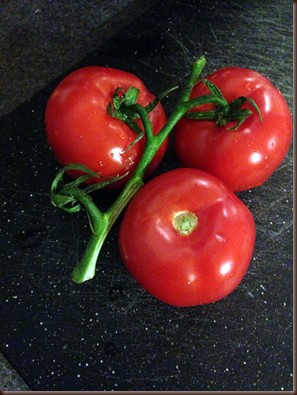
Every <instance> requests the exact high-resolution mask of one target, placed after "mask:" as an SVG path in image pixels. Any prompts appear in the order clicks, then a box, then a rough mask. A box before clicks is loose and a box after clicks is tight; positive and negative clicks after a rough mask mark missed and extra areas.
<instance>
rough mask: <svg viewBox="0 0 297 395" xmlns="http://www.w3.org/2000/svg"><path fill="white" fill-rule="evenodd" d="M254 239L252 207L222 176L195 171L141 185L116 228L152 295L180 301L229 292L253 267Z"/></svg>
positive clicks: (124, 252)
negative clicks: (221, 178) (250, 209)
mask: <svg viewBox="0 0 297 395" xmlns="http://www.w3.org/2000/svg"><path fill="white" fill-rule="evenodd" d="M254 244H255V223H254V219H253V216H252V214H251V212H250V211H249V209H248V208H247V206H246V205H245V204H244V203H243V202H242V201H241V200H239V198H238V197H237V196H236V195H235V194H234V193H233V192H232V191H231V190H230V189H229V188H228V187H227V186H226V185H225V184H224V183H223V182H222V181H221V180H219V179H218V178H217V177H215V176H213V175H210V174H208V173H206V172H204V171H201V170H197V169H190V168H179V169H175V170H172V171H169V172H167V173H163V174H161V175H160V176H158V177H156V178H154V179H152V180H150V181H149V182H148V183H147V184H146V185H144V186H143V187H142V188H141V189H140V191H139V192H138V193H137V194H136V195H135V196H134V197H133V198H132V200H131V202H130V203H129V205H128V208H127V210H126V212H125V214H124V217H123V219H122V222H121V225H120V231H119V249H120V254H121V257H122V260H123V262H124V264H125V266H126V268H127V269H128V271H129V272H130V273H131V275H132V276H133V277H134V278H135V279H136V281H137V282H138V283H139V284H140V285H141V286H142V287H143V288H144V289H145V290H146V291H147V292H149V293H150V294H151V295H153V296H154V297H156V298H157V299H159V300H161V301H163V302H165V303H168V304H171V305H175V306H193V305H199V304H206V303H212V302H215V301H218V300H220V299H222V298H224V297H225V296H227V295H228V294H230V293H231V292H232V291H233V290H234V289H235V288H236V287H237V286H238V285H239V284H240V282H241V280H242V278H243V277H244V275H245V273H246V271H247V269H248V266H249V263H250V261H251V258H252V254H253V249H254Z"/></svg>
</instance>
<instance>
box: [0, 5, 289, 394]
mask: <svg viewBox="0 0 297 395" xmlns="http://www.w3.org/2000/svg"><path fill="white" fill-rule="evenodd" d="M292 18H293V9H292V4H291V3H290V2H288V1H285V2H279V1H277V0H271V1H269V2H268V1H265V0H262V1H257V2H250V1H232V2H231V1H227V0H223V1H215V2H209V1H208V0H203V1H190V0H184V1H176V0H175V1H173V0H164V1H160V2H159V3H158V4H156V5H155V6H154V7H152V8H151V9H150V10H149V11H148V12H146V13H145V14H143V15H142V16H140V17H139V18H137V19H136V20H135V21H134V22H132V23H131V24H130V25H129V26H128V27H126V28H125V29H124V30H123V31H120V32H119V33H118V34H117V35H116V36H115V37H114V38H112V39H111V40H109V41H107V42H106V43H105V44H103V45H102V46H100V47H99V48H98V49H96V50H95V51H94V52H92V53H90V54H89V55H88V56H87V57H86V58H84V59H83V60H82V61H81V62H80V63H78V64H76V65H75V67H73V68H71V69H68V70H65V71H64V73H63V74H62V75H61V76H60V77H59V78H57V79H56V80H55V81H53V82H52V83H50V84H48V85H47V86H46V87H44V88H43V89H42V90H41V91H40V92H38V93H37V94H36V95H35V96H33V97H32V98H31V99H30V100H28V101H27V102H25V103H24V104H22V105H20V106H19V107H18V108H17V109H16V110H14V111H13V112H12V113H10V114H8V115H6V116H5V117H4V118H2V119H1V120H0V134H1V143H0V149H1V162H0V166H1V175H2V176H1V184H0V188H1V189H0V193H1V200H0V205H1V217H0V221H1V222H0V229H1V252H0V256H1V259H0V298H1V316H0V319H1V324H0V339H1V343H0V351H1V352H2V353H3V354H4V355H5V357H6V358H7V360H8V361H9V362H10V363H11V365H12V366H13V367H14V368H15V369H16V370H17V372H18V373H19V374H20V375H21V377H22V378H23V379H24V381H25V382H26V383H27V384H28V385H29V387H30V388H31V389H32V390H48V391H51V390H56V391H59V390H60V391H63V390H64V391H65V390H68V391H72V390H80V391H82V390H85V391H87V390H89V391H95V390H125V391H126V390H171V391H178V390H179V391H180V390H185V391H218V390H224V391H236V390H238V391H249V390H250V391H260V390H262V391H279V390H292V388H293V339H292V337H293V329H292V327H293V324H292V321H293V312H292V294H293V281H292V272H293V270H292V261H293V252H292V227H293V219H292V162H293V159H292V157H293V154H292V148H291V150H290V152H289V153H288V155H287V157H286V159H285V160H284V162H283V163H282V164H281V166H280V168H279V169H278V170H277V171H276V172H275V173H274V174H273V175H272V177H271V178H270V179H269V180H268V181H267V182H266V183H265V184H264V185H263V186H261V187H258V188H254V189H252V190H250V191H246V192H242V193H240V194H238V196H239V197H240V198H241V199H242V200H243V201H244V202H245V203H246V204H247V206H248V207H249V208H250V210H251V212H252V213H253V215H254V218H255V223H256V230H257V240H256V245H255V250H254V255H253V259H252V261H251V265H250V268H249V270H248V272H247V274H246V276H245V278H244V279H243V281H242V283H241V284H240V286H239V287H238V288H237V289H236V290H235V291H234V292H233V293H232V294H231V295H229V296H228V297H226V298H224V299H223V300H220V301H218V302H216V303H214V304H211V305H204V306H196V307H190V308H177V307H173V306H169V305H166V304H164V303H162V302H160V301H158V300H156V299H154V298H153V297H152V296H150V295H148V294H147V293H146V292H145V291H144V290H143V289H141V288H140V286H138V284H137V283H136V282H135V281H134V279H133V278H132V277H131V276H130V275H129V274H128V273H127V271H126V269H125V268H124V265H123V263H122V261H121V259H120V255H119V250H118V247H117V230H118V226H119V222H118V223H117V224H116V226H115V227H114V228H113V230H112V231H111V233H110V235H109V237H108V239H107V242H106V243H105V245H104V247H103V250H102V254H101V256H100V260H99V262H98V265H97V274H96V277H95V278H94V279H93V280H91V281H89V282H86V283H84V284H80V285H79V284H75V283H73V282H71V280H70V279H69V276H68V275H69V273H70V272H71V271H72V269H73V267H74V265H75V264H76V262H77V260H78V259H79V257H80V256H81V255H82V253H83V251H84V248H85V245H86V242H87V240H88V237H89V233H90V230H89V228H88V223H87V220H86V217H85V215H84V212H81V213H79V214H75V215H70V214H66V213H64V212H62V211H60V210H58V209H56V208H54V207H53V206H52V205H51V203H50V198H49V190H50V185H51V182H52V180H53V178H54V176H55V174H56V171H57V169H58V168H59V167H58V165H57V162H56V161H55V158H54V157H53V155H52V153H51V151H50V150H49V148H48V146H47V143H46V137H45V133H44V123H43V118H44V110H45V106H46V102H47V100H48V98H49V96H50V94H51V92H52V90H53V89H54V88H55V87H56V85H57V84H58V82H59V81H60V80H61V79H62V78H63V77H64V76H65V75H66V74H68V73H69V72H70V71H72V70H74V69H76V68H79V67H82V66H87V65H101V66H110V67H113V68H119V69H123V70H126V71H128V72H131V73H134V74H136V75H137V76H138V77H140V78H141V79H142V80H143V81H144V83H145V84H146V86H147V87H148V88H149V89H150V90H151V91H152V92H153V93H154V94H158V93H160V92H162V91H164V90H165V89H167V88H168V87H171V86H173V85H175V84H179V85H180V86H182V85H183V84H184V82H185V81H186V76H187V75H188V73H189V71H190V69H191V63H192V62H193V61H194V59H195V58H196V57H199V56H200V55H205V57H206V60H207V64H206V66H205V69H204V72H203V74H204V75H206V74H207V73H209V72H211V71H213V70H215V69H218V68H221V67H225V66H226V67H227V66H240V67H246V68H252V69H255V70H257V71H258V72H260V73H262V74H264V75H265V76H266V77H268V78H269V79H270V80H271V82H272V83H273V84H274V85H275V86H276V87H277V88H278V89H280V91H281V92H282V94H283V96H284V97H285V98H286V100H287V102H288V105H289V106H290V109H291V110H292V108H293V104H292V103H293V92H292V91H293V89H292V86H293V81H292V68H293V60H292V46H293V36H292V34H293V29H292V23H293V19H292ZM178 94H179V91H175V92H173V93H172V94H170V96H169V97H168V98H167V99H165V100H164V103H163V104H164V108H165V110H166V112H167V114H170V112H171V110H172V107H173V106H174V104H175V103H176V100H177V99H178ZM177 166H178V163H177V160H176V158H175V156H174V152H173V149H172V145H170V147H169V150H168V153H167V155H166V157H165V159H164V161H163V163H162V165H161V167H160V168H159V169H158V171H157V172H156V173H155V175H156V174H160V173H161V172H164V171H167V170H170V169H173V168H175V167H177ZM116 194H117V193H116V192H110V191H109V192H108V191H101V192H100V193H97V194H96V197H95V198H94V199H95V201H96V202H99V201H100V205H101V206H102V207H103V209H104V207H107V206H108V205H110V204H111V202H112V201H113V199H114V197H115V196H116Z"/></svg>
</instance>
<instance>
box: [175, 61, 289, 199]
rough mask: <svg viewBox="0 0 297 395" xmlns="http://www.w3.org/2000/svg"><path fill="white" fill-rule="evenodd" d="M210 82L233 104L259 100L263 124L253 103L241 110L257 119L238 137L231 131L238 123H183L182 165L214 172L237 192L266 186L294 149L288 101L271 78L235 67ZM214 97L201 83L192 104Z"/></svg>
mask: <svg viewBox="0 0 297 395" xmlns="http://www.w3.org/2000/svg"><path fill="white" fill-rule="evenodd" d="M206 79H208V80H210V81H211V82H213V83H214V84H215V85H216V86H217V87H218V88H219V89H220V91H221V92H222V94H223V96H224V97H225V98H226V100H227V101H228V103H230V102H231V101H233V100H234V99H236V98H238V97H240V96H245V97H249V98H251V99H253V100H254V101H255V102H256V104H257V105H258V107H259V109H260V113H261V115H262V119H263V122H261V120H260V118H259V115H258V114H257V113H256V110H255V109H254V108H253V107H252V106H251V104H250V103H248V102H246V103H244V104H243V105H242V107H241V108H248V109H250V110H251V111H253V113H254V114H253V115H250V116H249V117H248V118H247V119H246V120H245V121H244V122H243V123H242V124H241V125H240V126H239V127H238V129H237V130H233V131H228V130H227V128H230V127H233V126H235V125H236V123H237V121H232V122H229V123H227V125H226V126H217V125H216V124H215V122H214V121H207V120H193V119H186V118H182V119H181V120H180V121H179V122H178V124H177V126H176V130H175V139H174V140H175V141H174V146H175V151H176V154H177V157H178V159H179V161H180V163H181V165H182V166H186V167H194V168H197V169H201V170H204V171H206V172H209V173H211V174H213V175H215V176H217V177H219V178H220V179H221V180H223V181H224V182H225V183H226V184H227V185H228V186H229V187H230V188H231V189H232V190H233V191H235V192H238V191H243V190H246V189H250V188H253V187H255V186H258V185H261V184H262V183H264V182H265V181H266V180H267V179H268V178H269V177H270V176H271V174H272V173H273V172H274V171H275V170H276V169H277V168H278V166H279V165H280V163H281V162H282V161H283V159H284V158H285V156H286V154H287V152H288V149H289V147H290V143H291V139H292V117H291V113H290V110H289V107H288V105H287V103H286V101H285V99H284V97H283V96H282V95H281V93H280V91H279V90H278V89H276V88H275V87H274V86H273V85H272V84H271V83H270V82H269V81H268V79H267V78H265V77H264V76H263V75H261V74H259V73H257V72H255V71H253V70H247V69H243V68H238V67H230V68H225V69H221V70H218V71H215V72H214V73H213V74H211V75H210V76H208V77H206ZM208 93H210V92H209V90H208V88H207V87H206V86H205V84H204V83H203V82H199V83H198V84H196V85H195V86H194V89H193V91H192V93H191V97H190V98H191V99H193V98H195V97H198V96H201V95H205V94H208ZM210 109H212V110H213V109H214V106H213V105H212V104H207V105H201V106H199V107H196V108H195V110H196V111H197V110H199V111H207V110H210ZM191 111H193V110H191Z"/></svg>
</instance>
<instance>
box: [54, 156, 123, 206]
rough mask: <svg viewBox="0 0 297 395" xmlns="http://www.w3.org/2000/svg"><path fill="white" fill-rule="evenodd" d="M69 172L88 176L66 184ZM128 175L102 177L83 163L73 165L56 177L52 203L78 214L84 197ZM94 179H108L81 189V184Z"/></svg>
mask: <svg viewBox="0 0 297 395" xmlns="http://www.w3.org/2000/svg"><path fill="white" fill-rule="evenodd" d="M69 170H79V171H83V172H85V173H87V174H85V175H82V176H80V177H78V178H77V179H76V180H74V181H71V182H69V183H67V184H65V183H64V180H63V178H64V175H65V173H66V172H67V171H69ZM127 174H128V172H127V173H125V174H124V175H122V176H116V177H102V176H100V173H96V172H94V171H92V170H91V169H89V168H88V167H87V166H85V165H83V164H81V163H71V164H69V165H67V166H65V167H63V168H62V169H60V170H59V171H58V172H57V174H56V177H55V179H54V181H53V182H52V185H51V202H52V204H53V205H54V206H56V207H59V208H61V209H62V210H64V211H67V212H69V213H75V212H78V211H80V210H81V200H84V199H83V197H86V196H87V195H88V194H89V193H91V192H93V191H95V190H97V189H101V188H104V187H106V186H107V185H109V184H112V183H114V182H116V181H118V180H120V179H121V178H123V177H126V175H127ZM93 177H96V178H104V179H106V178H108V179H107V180H105V181H101V182H98V183H96V184H93V185H90V186H87V187H85V188H84V189H80V188H79V186H80V184H82V183H84V182H85V181H87V180H88V179H90V178H93ZM79 197H80V198H81V199H80V198H79Z"/></svg>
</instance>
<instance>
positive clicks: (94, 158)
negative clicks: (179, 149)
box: [45, 66, 168, 187]
mask: <svg viewBox="0 0 297 395" xmlns="http://www.w3.org/2000/svg"><path fill="white" fill-rule="evenodd" d="M130 86H133V87H135V88H137V89H139V91H140V93H139V96H138V99H137V103H139V104H141V105H142V106H146V105H147V104H149V103H150V102H151V101H152V100H153V99H154V98H155V96H153V95H152V94H151V93H150V92H149V91H148V90H147V89H146V87H145V86H144V84H143V83H142V82H141V80H140V79H139V78H137V77H136V76H135V75H133V74H130V73H127V72H125V71H120V70H115V69H112V68H106V67H97V66H91V67H84V68H81V69H78V70H76V71H74V72H73V73H71V74H69V75H68V76H67V77H66V78H65V79H63V80H62V81H61V82H60V84H59V85H58V87H57V88H56V89H55V91H54V92H53V93H52V95H51V97H50V98H49V101H48V103H47V106H46V112H45V128H46V133H47V139H48V143H49V145H50V147H51V149H52V151H53V153H54V155H55V156H56V158H57V160H58V161H59V163H60V164H61V165H62V166H66V165H67V164H69V163H82V164H83V165H85V166H87V167H88V168H90V169H91V170H93V171H95V172H98V173H101V176H102V177H115V176H117V175H119V176H122V175H124V174H125V173H126V172H127V171H129V175H128V176H127V177H124V178H122V179H121V180H119V181H117V182H116V183H115V184H112V185H113V186H116V187H123V185H124V184H125V183H126V181H127V178H128V177H129V176H130V175H131V174H132V172H133V171H134V169H135V167H136V165H137V163H138V162H139V159H140V157H141V155H142V152H143V150H144V145H145V138H142V139H141V140H140V141H138V142H137V143H135V144H134V145H132V147H131V148H130V149H129V150H128V151H127V152H126V149H127V148H128V147H129V145H130V144H131V143H132V142H133V141H134V140H135V139H136V137H137V134H136V133H135V132H134V131H133V130H132V129H131V128H130V127H129V126H127V125H126V124H125V123H124V122H123V121H121V120H119V119H116V118H114V117H112V116H111V115H109V114H108V113H107V111H106V109H107V106H108V104H109V103H112V100H113V94H114V91H115V90H116V89H117V88H122V89H123V90H124V91H125V92H126V91H127V90H128V89H129V87H130ZM149 119H150V121H151V124H152V127H153V132H154V134H157V133H158V132H159V131H160V129H161V128H162V127H163V125H164V124H165V123H166V116H165V113H164V110H163V107H162V105H161V104H160V103H159V104H158V105H157V106H156V107H155V108H154V110H153V111H152V112H150V113H149ZM136 122H137V124H138V125H139V126H140V128H141V129H142V130H143V126H142V122H141V120H140V119H137V120H136ZM167 145H168V139H166V140H165V141H164V142H163V144H162V145H161V147H160V148H159V150H158V151H157V153H156V155H155V157H154V158H153V160H152V162H151V163H150V165H149V167H148V169H147V173H146V175H149V174H151V173H152V172H153V171H154V170H155V169H156V168H157V166H158V165H159V163H160V162H161V160H162V158H163V156H164V154H165V151H166V149H167ZM71 174H72V175H74V176H78V175H80V174H81V173H78V172H77V171H72V173H71ZM101 180H104V178H102V179H101ZM98 181H100V180H99V179H98V178H92V179H91V180H89V182H88V183H94V182H98Z"/></svg>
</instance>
